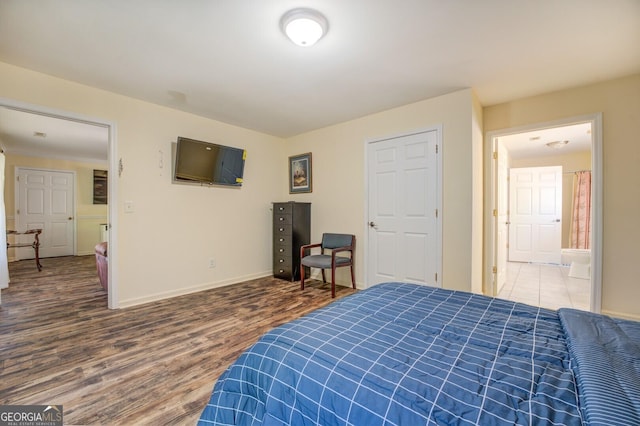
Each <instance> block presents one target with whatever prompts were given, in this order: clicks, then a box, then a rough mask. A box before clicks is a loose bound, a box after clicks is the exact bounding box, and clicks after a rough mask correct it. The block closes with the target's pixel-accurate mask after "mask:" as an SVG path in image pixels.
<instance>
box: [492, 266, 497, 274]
mask: <svg viewBox="0 0 640 426" xmlns="http://www.w3.org/2000/svg"><path fill="white" fill-rule="evenodd" d="M493 273H494V274H497V273H498V268H496V267H495V266H494V267H493Z"/></svg>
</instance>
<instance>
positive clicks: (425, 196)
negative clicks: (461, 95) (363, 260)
mask: <svg viewBox="0 0 640 426" xmlns="http://www.w3.org/2000/svg"><path fill="white" fill-rule="evenodd" d="M438 140H439V131H438V130H430V131H427V132H423V133H418V134H413V135H408V136H401V137H397V138H391V139H385V140H380V141H375V142H371V143H370V144H368V146H367V161H368V164H367V166H368V172H367V173H368V176H367V178H368V215H369V221H368V230H369V231H368V232H369V235H368V247H367V281H368V283H367V284H368V285H369V286H371V285H374V284H377V283H381V282H387V281H404V282H412V283H417V284H426V285H431V286H440V282H441V280H440V279H439V278H438V276H437V275H438V272H439V270H440V259H441V243H440V238H439V235H440V231H439V223H438V222H439V220H438V217H437V215H438V211H437V209H438V207H439V199H440V198H439V190H440V182H439V172H438V165H439V162H438V159H437V149H438Z"/></svg>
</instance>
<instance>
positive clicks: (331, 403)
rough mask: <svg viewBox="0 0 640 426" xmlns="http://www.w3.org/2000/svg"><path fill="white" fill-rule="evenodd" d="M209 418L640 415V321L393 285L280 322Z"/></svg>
mask: <svg viewBox="0 0 640 426" xmlns="http://www.w3.org/2000/svg"><path fill="white" fill-rule="evenodd" d="M198 424H200V425H209V424H220V425H318V424H319V425H349V424H350V425H436V424H438V425H440V424H442V425H445V424H446V425H450V424H456V425H475V424H480V425H502V424H509V425H512V424H524V425H530V424H535V425H544V424H549V425H551V424H554V425H581V424H594V425H595V424H603V425H626V424H628V425H638V424H640V323H638V322H634V321H625V320H619V319H613V318H610V317H607V316H602V315H596V314H592V313H588V312H582V311H577V310H572V309H560V310H559V311H552V310H547V309H542V308H537V307H532V306H528V305H524V304H520V303H515V302H510V301H506V300H501V299H495V298H489V297H485V296H480V295H475V294H471V293H465V292H460V291H450V290H444V289H438V288H432V287H426V286H419V285H414V284H407V283H385V284H379V285H376V286H373V287H371V288H369V289H366V290H363V291H360V292H358V293H356V294H353V295H350V296H347V297H344V298H342V299H339V300H337V301H336V302H333V303H332V304H330V305H328V306H327V307H325V308H322V309H319V310H317V311H314V312H312V313H311V314H309V315H307V316H305V317H302V318H299V319H297V320H294V321H292V322H290V323H287V324H284V325H282V326H280V327H277V328H275V329H273V330H271V331H270V332H268V333H266V334H265V335H264V336H262V337H261V338H260V340H259V341H258V342H257V343H255V344H254V345H253V346H251V347H250V348H249V349H248V350H247V351H246V352H244V353H243V354H242V355H241V356H240V357H239V358H238V359H237V360H236V361H235V362H234V363H233V364H232V365H231V366H229V368H228V369H227V370H226V371H225V372H224V373H223V374H222V375H221V376H220V378H219V379H218V381H217V382H216V384H215V386H214V389H213V392H212V394H211V398H210V400H209V402H208V404H207V405H206V407H205V408H204V410H203V412H202V415H201V417H200V420H199V422H198Z"/></svg>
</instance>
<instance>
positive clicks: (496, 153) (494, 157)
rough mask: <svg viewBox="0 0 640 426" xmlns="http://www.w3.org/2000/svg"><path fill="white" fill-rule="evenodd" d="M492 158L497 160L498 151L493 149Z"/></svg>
mask: <svg viewBox="0 0 640 426" xmlns="http://www.w3.org/2000/svg"><path fill="white" fill-rule="evenodd" d="M493 159H494V160H497V159H498V151H494V152H493Z"/></svg>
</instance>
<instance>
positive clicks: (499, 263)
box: [494, 142, 509, 295]
mask: <svg viewBox="0 0 640 426" xmlns="http://www.w3.org/2000/svg"><path fill="white" fill-rule="evenodd" d="M497 145H498V146H497V150H496V151H495V152H497V154H498V155H497V156H498V158H497V159H496V161H497V164H496V166H497V167H496V171H497V173H498V176H497V182H496V184H497V190H496V194H497V195H498V196H497V200H496V214H495V220H496V226H495V229H496V254H495V258H496V260H495V266H496V277H495V279H496V288H495V289H494V295H497V294H498V293H500V290H502V286H503V285H504V284H505V282H506V281H507V247H508V242H509V240H508V237H509V232H508V221H509V216H508V215H509V179H508V177H509V161H508V156H509V152H508V151H507V149H506V148H505V147H504V145H503V144H501V143H499V142H498V144H497Z"/></svg>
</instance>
